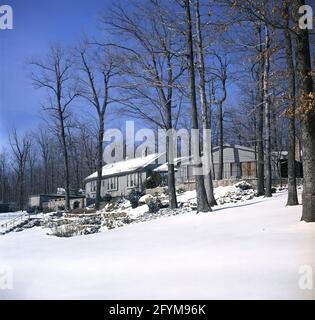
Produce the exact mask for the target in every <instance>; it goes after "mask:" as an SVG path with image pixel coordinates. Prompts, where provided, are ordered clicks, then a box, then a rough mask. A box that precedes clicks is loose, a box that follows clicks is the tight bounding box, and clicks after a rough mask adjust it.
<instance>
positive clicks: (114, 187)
mask: <svg viewBox="0 0 315 320" xmlns="http://www.w3.org/2000/svg"><path fill="white" fill-rule="evenodd" d="M161 157H162V154H156V153H154V154H149V155H146V156H143V157H140V158H133V159H126V160H123V161H119V162H114V163H109V164H106V165H105V166H103V168H102V183H101V197H104V196H105V195H107V194H109V195H111V196H112V197H121V196H126V195H127V194H128V193H129V192H130V191H131V190H133V189H136V190H140V191H142V190H143V183H144V182H145V181H146V180H147V179H148V178H149V177H150V176H151V175H152V172H157V173H160V174H161V175H164V176H167V171H168V165H167V163H162V164H161V163H160V162H161V160H162V159H161ZM256 159H257V152H256V151H255V149H253V148H249V147H245V146H240V145H230V144H225V145H224V147H223V179H256V176H257V175H256V168H257V165H256V163H257V160H256ZM190 160H191V157H190V156H189V157H178V158H175V159H174V166H175V179H176V183H177V184H181V183H187V182H193V181H194V175H193V166H192V164H191V161H190ZM285 163H287V153H286V152H282V153H280V154H279V153H273V154H272V177H273V179H277V178H280V177H284V176H285ZM218 170H219V147H214V148H213V171H214V173H215V175H214V178H215V177H216V176H217V175H218ZM286 172H287V171H286ZM298 177H299V175H298ZM96 181H97V172H94V173H93V174H91V175H89V176H88V177H86V178H85V194H86V199H87V200H86V201H87V203H89V201H90V199H94V198H95V196H96ZM91 202H92V201H91Z"/></svg>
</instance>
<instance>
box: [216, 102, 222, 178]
mask: <svg viewBox="0 0 315 320" xmlns="http://www.w3.org/2000/svg"><path fill="white" fill-rule="evenodd" d="M217 179H218V180H222V179H223V110H222V103H219V171H218V178H217Z"/></svg>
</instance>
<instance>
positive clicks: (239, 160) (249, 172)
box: [155, 144, 303, 183]
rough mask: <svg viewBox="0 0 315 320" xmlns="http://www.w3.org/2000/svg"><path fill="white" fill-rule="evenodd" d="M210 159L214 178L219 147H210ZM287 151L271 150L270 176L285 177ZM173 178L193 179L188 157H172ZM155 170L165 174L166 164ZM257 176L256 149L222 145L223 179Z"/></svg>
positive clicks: (299, 169)
mask: <svg viewBox="0 0 315 320" xmlns="http://www.w3.org/2000/svg"><path fill="white" fill-rule="evenodd" d="M212 159H213V160H212V161H213V167H212V171H213V172H214V174H213V177H214V179H216V177H217V176H218V171H219V147H218V146H216V147H214V148H213V149H212ZM287 159H288V152H287V151H281V152H272V155H271V167H272V178H273V179H279V178H287V176H288V173H287V172H288V166H287V162H288V160H287ZM300 161H301V160H300V158H299V157H297V156H296V175H297V177H298V178H301V177H302V176H303V173H302V164H301V162H300ZM174 165H175V179H176V182H177V183H186V182H192V181H194V175H193V166H192V164H191V163H190V157H181V158H176V159H174ZM155 171H156V172H159V173H161V174H165V175H166V174H167V164H163V165H161V166H159V167H157V168H156V169H155ZM256 177H257V151H256V150H255V149H254V148H249V147H245V146H241V145H231V144H224V145H223V179H255V178H256Z"/></svg>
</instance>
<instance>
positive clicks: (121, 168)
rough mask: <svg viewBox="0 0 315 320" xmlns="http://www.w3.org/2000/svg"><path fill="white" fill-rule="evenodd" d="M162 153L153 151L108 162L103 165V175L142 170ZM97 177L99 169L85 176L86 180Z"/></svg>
mask: <svg viewBox="0 0 315 320" xmlns="http://www.w3.org/2000/svg"><path fill="white" fill-rule="evenodd" d="M161 156H162V154H158V153H152V154H149V155H147V156H144V157H140V158H132V159H126V160H122V161H118V162H113V163H108V164H106V165H105V166H103V169H102V177H109V176H114V175H118V174H122V173H128V172H133V171H137V170H140V169H142V168H145V167H147V166H148V165H150V164H152V163H154V162H155V161H156V160H157V159H158V158H160V157H161ZM95 178H97V171H96V172H94V173H92V174H91V175H89V176H88V177H86V178H85V180H90V179H95Z"/></svg>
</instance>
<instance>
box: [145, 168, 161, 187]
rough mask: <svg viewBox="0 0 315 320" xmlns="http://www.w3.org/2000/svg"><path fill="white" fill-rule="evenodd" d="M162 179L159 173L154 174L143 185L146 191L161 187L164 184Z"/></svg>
mask: <svg viewBox="0 0 315 320" xmlns="http://www.w3.org/2000/svg"><path fill="white" fill-rule="evenodd" d="M162 181H163V179H162V177H161V175H160V174H159V173H158V172H152V173H151V175H150V176H149V177H148V178H147V180H146V181H145V182H144V183H143V187H144V188H145V189H153V188H156V187H159V186H160V185H161V184H162Z"/></svg>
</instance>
